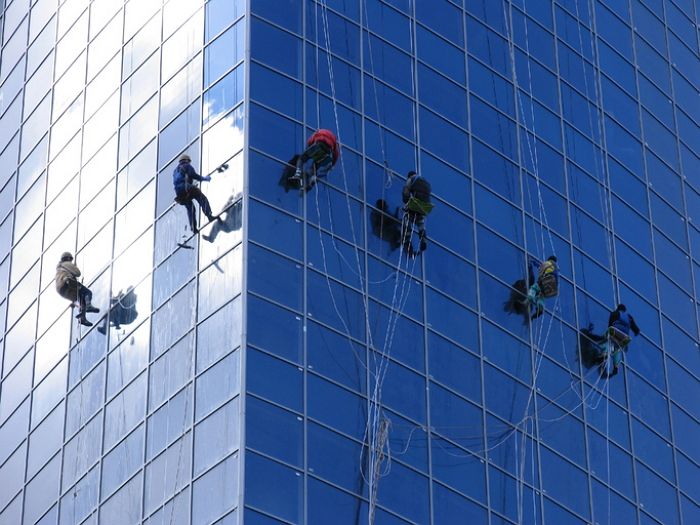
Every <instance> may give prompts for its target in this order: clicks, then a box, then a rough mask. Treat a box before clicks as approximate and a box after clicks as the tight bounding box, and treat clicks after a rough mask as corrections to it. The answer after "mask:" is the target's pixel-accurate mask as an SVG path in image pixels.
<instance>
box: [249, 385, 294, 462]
mask: <svg viewBox="0 0 700 525" xmlns="http://www.w3.org/2000/svg"><path fill="white" fill-rule="evenodd" d="M303 431H304V424H303V419H302V418H301V416H297V415H296V414H293V413H291V412H287V411H286V410H282V409H280V408H278V407H276V406H274V405H271V404H270V403H266V402H264V401H261V400H259V399H257V398H255V397H253V396H248V397H247V398H246V446H247V447H250V448H253V449H255V450H257V451H259V452H263V453H265V454H267V455H269V456H272V457H274V458H277V459H279V460H281V461H284V462H285V463H289V464H291V465H295V466H297V467H301V466H302V463H303V456H304V453H303Z"/></svg>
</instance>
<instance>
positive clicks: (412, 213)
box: [401, 171, 433, 255]
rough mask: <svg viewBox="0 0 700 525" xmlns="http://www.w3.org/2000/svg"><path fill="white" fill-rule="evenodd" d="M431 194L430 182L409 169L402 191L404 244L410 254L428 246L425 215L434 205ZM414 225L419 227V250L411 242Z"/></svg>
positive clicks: (421, 250) (422, 250)
mask: <svg viewBox="0 0 700 525" xmlns="http://www.w3.org/2000/svg"><path fill="white" fill-rule="evenodd" d="M431 194H432V191H431V188H430V183H429V182H428V181H427V180H425V178H424V177H422V176H420V175H418V174H417V173H416V172H415V171H409V172H408V177H407V179H406V184H404V187H403V191H402V192H401V197H402V199H403V203H404V207H403V210H404V223H403V229H404V232H403V245H404V249H405V250H406V252H407V253H408V254H409V255H416V254H417V253H421V252H424V251H425V249H426V248H427V247H428V243H427V239H426V234H425V217H426V215H428V214H429V213H430V212H431V211H432V209H433V205H432V204H431V203H430V196H431ZM413 225H415V226H416V227H417V228H418V239H419V240H420V249H419V251H418V252H415V251H414V250H413V244H412V243H411V230H412V226H413Z"/></svg>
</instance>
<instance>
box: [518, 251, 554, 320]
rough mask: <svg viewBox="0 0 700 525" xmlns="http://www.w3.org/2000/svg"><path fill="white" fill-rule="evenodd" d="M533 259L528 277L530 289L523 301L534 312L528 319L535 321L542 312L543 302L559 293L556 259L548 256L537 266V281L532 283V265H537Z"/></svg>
mask: <svg viewBox="0 0 700 525" xmlns="http://www.w3.org/2000/svg"><path fill="white" fill-rule="evenodd" d="M537 264H538V263H537V261H536V260H535V259H531V260H530V266H529V268H528V275H529V278H530V282H531V283H532V284H531V285H530V288H529V289H528V292H527V298H526V299H525V301H526V302H527V303H529V304H530V306H531V307H532V309H533V310H534V312H533V314H532V316H531V317H530V319H537V318H538V317H539V316H540V315H542V313H543V312H544V300H545V299H548V298H550V297H555V296H556V295H557V294H558V293H559V268H558V267H557V258H556V257H555V256H554V255H550V256H549V257H548V258H547V260H546V261H544V262H543V263H542V264H539V267H538V268H537V281H535V282H533V281H534V271H533V265H535V266H536V265H537Z"/></svg>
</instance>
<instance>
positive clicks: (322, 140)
mask: <svg viewBox="0 0 700 525" xmlns="http://www.w3.org/2000/svg"><path fill="white" fill-rule="evenodd" d="M338 157H340V147H339V146H338V139H337V138H336V136H335V134H334V133H333V132H332V131H330V130H328V129H319V130H318V131H316V132H315V133H314V134H313V135H311V137H309V140H307V141H306V150H304V152H303V153H302V154H301V155H299V156H298V157H297V158H296V171H295V172H294V175H293V176H291V177H290V182H291V183H295V184H296V185H297V186H299V187H300V188H301V187H302V185H303V179H302V176H303V175H304V165H305V164H306V163H307V162H308V161H309V160H311V161H313V163H312V166H313V170H311V172H310V175H311V176H310V177H309V178H307V180H306V185H305V189H306V191H308V190H310V189H311V188H313V187H314V185H315V184H316V180H317V179H320V178H323V177H325V176H326V175H328V173H329V172H330V171H331V169H332V168H333V166H335V163H336V162H337V161H338Z"/></svg>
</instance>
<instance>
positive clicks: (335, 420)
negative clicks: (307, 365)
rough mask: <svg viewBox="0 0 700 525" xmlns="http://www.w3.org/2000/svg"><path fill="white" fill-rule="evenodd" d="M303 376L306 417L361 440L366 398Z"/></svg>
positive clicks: (320, 380) (365, 420) (323, 381)
mask: <svg viewBox="0 0 700 525" xmlns="http://www.w3.org/2000/svg"><path fill="white" fill-rule="evenodd" d="M307 377H308V379H307V396H308V405H307V416H308V417H310V418H313V419H315V420H317V421H319V422H321V423H323V424H325V425H328V426H330V427H332V428H334V429H337V430H339V431H340V432H342V433H344V434H346V435H348V436H351V437H353V438H355V439H357V440H362V439H364V436H365V430H366V426H367V406H366V403H367V401H366V399H363V398H361V397H359V396H357V395H355V394H353V393H351V392H349V391H347V390H345V389H343V388H341V387H339V386H337V385H334V384H332V383H330V382H328V381H325V380H324V379H321V378H320V377H317V376H315V375H311V374H310V375H308V376H307Z"/></svg>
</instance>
